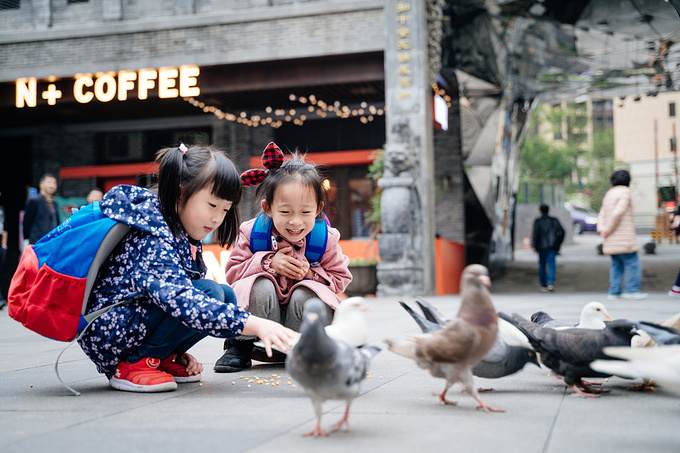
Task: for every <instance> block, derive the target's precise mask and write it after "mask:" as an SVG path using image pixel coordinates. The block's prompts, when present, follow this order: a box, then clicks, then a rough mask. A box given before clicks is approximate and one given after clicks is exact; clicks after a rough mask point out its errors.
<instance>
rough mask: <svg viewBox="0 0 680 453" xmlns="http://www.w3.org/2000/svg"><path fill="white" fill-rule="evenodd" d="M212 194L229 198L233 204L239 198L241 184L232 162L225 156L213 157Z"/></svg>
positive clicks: (225, 198)
mask: <svg viewBox="0 0 680 453" xmlns="http://www.w3.org/2000/svg"><path fill="white" fill-rule="evenodd" d="M211 179H212V181H213V188H212V194H213V195H215V196H216V197H219V198H222V199H223V200H229V201H231V202H233V203H234V204H236V203H238V202H239V201H240V200H241V193H242V190H243V189H242V185H241V176H240V175H239V173H238V171H237V170H236V167H234V164H233V163H232V162H231V161H230V160H229V159H228V158H226V157H224V156H220V157H216V159H215V167H214V175H213V177H212V178H211Z"/></svg>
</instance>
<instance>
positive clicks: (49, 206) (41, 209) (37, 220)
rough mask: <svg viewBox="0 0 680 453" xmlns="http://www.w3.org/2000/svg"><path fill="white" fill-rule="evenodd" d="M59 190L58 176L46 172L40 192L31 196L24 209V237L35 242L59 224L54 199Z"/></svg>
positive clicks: (31, 242)
mask: <svg viewBox="0 0 680 453" xmlns="http://www.w3.org/2000/svg"><path fill="white" fill-rule="evenodd" d="M56 192H57V178H55V177H54V176H52V175H50V174H49V173H46V174H45V175H43V177H42V178H40V193H38V195H36V196H35V197H31V198H29V200H28V201H27V202H26V208H25V210H24V223H23V233H24V239H28V242H29V243H30V244H35V243H36V242H38V241H39V240H40V238H42V237H43V236H45V235H46V234H47V233H49V232H50V231H52V230H53V229H54V228H56V227H57V225H59V212H58V211H57V209H58V206H57V203H56V202H55V201H54V194H55V193H56Z"/></svg>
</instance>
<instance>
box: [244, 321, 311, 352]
mask: <svg viewBox="0 0 680 453" xmlns="http://www.w3.org/2000/svg"><path fill="white" fill-rule="evenodd" d="M242 333H243V335H257V336H258V337H260V340H262V343H264V349H265V351H266V353H267V357H271V356H272V345H274V346H276V348H277V349H278V350H280V351H281V352H286V351H288V349H289V348H290V347H291V345H292V344H293V341H294V340H295V339H296V338H297V337H298V335H299V334H298V333H297V332H295V331H294V330H292V329H289V328H288V327H284V326H282V325H281V324H279V323H277V322H274V321H270V320H269V319H264V318H259V317H257V316H255V315H250V316H249V317H248V320H247V321H246V324H245V326H244V327H243V332H242Z"/></svg>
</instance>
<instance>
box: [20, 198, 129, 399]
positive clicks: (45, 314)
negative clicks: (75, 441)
mask: <svg viewBox="0 0 680 453" xmlns="http://www.w3.org/2000/svg"><path fill="white" fill-rule="evenodd" d="M129 230H130V226H128V225H126V224H124V223H120V222H117V221H116V220H113V219H110V218H108V217H106V216H105V215H104V213H102V211H101V208H100V207H99V202H98V201H95V202H93V203H91V204H89V205H87V206H85V207H84V208H82V209H80V210H78V211H77V212H76V213H75V214H73V215H72V216H71V217H69V218H68V219H66V220H65V221H64V223H62V224H61V225H59V226H57V227H56V228H55V229H53V230H52V231H50V232H49V233H48V234H47V235H45V236H44V237H43V238H42V239H40V240H39V241H38V242H36V243H35V244H33V245H29V246H28V248H26V250H24V253H23V255H22V256H21V260H20V261H19V266H18V267H17V270H16V272H15V273H14V276H13V277H12V282H11V284H10V287H9V294H8V297H7V299H8V302H9V315H10V316H11V317H12V318H13V319H15V320H17V321H19V322H21V323H22V324H23V325H24V326H25V327H27V328H28V329H30V330H32V331H34V332H36V333H39V334H40V335H43V336H45V337H48V338H51V339H53V340H58V341H71V342H72V341H73V340H77V339H78V338H80V337H81V336H82V334H83V333H84V332H85V329H87V327H89V326H90V325H91V324H92V322H93V321H94V320H95V319H97V318H98V317H99V316H101V315H103V314H104V313H106V312H108V311H109V310H111V309H112V308H114V307H117V306H120V305H126V304H129V303H131V302H134V301H136V300H138V299H139V298H141V297H142V296H141V295H140V294H138V293H136V294H134V295H132V296H131V297H129V298H127V299H125V300H122V301H120V302H118V303H116V304H114V305H111V306H108V307H104V308H102V309H100V310H97V311H95V312H92V313H90V314H87V315H86V314H85V310H86V309H87V302H88V299H89V297H90V292H91V291H92V287H93V285H94V282H95V279H96V278H97V274H98V273H99V268H100V267H101V265H102V264H103V263H104V260H106V258H108V256H109V255H110V254H111V252H112V251H113V249H114V248H115V247H116V245H118V243H119V242H120V241H121V240H122V239H123V237H125V235H126V234H127V233H128V231H129ZM71 344H73V343H71ZM69 346H70V345H69ZM65 350H66V349H64V351H65ZM64 351H62V352H61V354H63V352H64ZM61 354H59V357H57V363H56V364H55V367H54V368H55V371H56V373H57V377H58V378H59V380H60V381H61V382H62V384H64V385H65V386H66V387H67V388H68V389H69V390H71V391H72V392H73V393H74V394H76V395H79V393H78V392H76V391H75V390H73V389H72V388H71V387H69V386H68V385H67V384H66V383H64V381H62V379H61V377H60V376H59V370H58V365H59V358H60V357H61Z"/></svg>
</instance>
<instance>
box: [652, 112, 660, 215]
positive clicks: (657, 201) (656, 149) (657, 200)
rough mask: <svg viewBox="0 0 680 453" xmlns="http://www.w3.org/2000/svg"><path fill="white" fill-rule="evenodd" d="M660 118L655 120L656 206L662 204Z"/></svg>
mask: <svg viewBox="0 0 680 453" xmlns="http://www.w3.org/2000/svg"><path fill="white" fill-rule="evenodd" d="M657 129H658V120H656V119H655V120H654V183H655V185H656V207H657V209H658V208H659V206H660V205H661V198H660V194H659V136H658V133H657Z"/></svg>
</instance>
